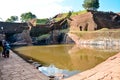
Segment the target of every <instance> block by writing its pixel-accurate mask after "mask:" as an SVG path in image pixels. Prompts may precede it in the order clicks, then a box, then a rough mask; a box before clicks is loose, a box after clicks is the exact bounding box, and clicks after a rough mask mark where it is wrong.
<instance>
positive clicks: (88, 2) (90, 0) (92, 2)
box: [82, 0, 99, 10]
mask: <svg viewBox="0 0 120 80" xmlns="http://www.w3.org/2000/svg"><path fill="white" fill-rule="evenodd" d="M82 6H83V7H84V8H85V9H86V10H97V9H98V8H99V0H84V3H83V4H82Z"/></svg>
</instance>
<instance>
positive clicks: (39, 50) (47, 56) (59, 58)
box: [16, 45, 118, 71]
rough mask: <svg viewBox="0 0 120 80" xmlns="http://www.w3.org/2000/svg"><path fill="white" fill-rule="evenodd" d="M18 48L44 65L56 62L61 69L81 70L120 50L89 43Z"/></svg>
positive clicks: (20, 51)
mask: <svg viewBox="0 0 120 80" xmlns="http://www.w3.org/2000/svg"><path fill="white" fill-rule="evenodd" d="M16 50H17V51H19V53H21V54H23V55H26V56H29V57H32V58H33V59H36V60H38V61H39V62H40V63H42V64H43V65H44V66H49V65H50V64H54V65H55V66H56V67H57V68H59V69H67V70H79V71H84V70H87V69H90V68H92V67H94V66H96V65H97V64H99V63H101V62H102V61H104V60H106V59H107V58H109V57H110V56H113V55H115V54H116V53H117V52H118V50H117V51H116V50H113V51H109V49H108V50H106V49H105V48H99V47H96V46H88V45H87V46H86V45H84V46H77V45H50V46H30V47H22V48H18V49H16Z"/></svg>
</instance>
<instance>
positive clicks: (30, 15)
mask: <svg viewBox="0 0 120 80" xmlns="http://www.w3.org/2000/svg"><path fill="white" fill-rule="evenodd" d="M20 17H21V21H22V22H26V21H28V20H30V19H34V18H36V15H35V14H33V13H31V12H27V13H23V14H21V16H20Z"/></svg>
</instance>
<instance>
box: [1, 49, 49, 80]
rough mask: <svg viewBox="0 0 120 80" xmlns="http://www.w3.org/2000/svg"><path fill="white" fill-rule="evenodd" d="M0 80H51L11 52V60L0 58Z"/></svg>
mask: <svg viewBox="0 0 120 80" xmlns="http://www.w3.org/2000/svg"><path fill="white" fill-rule="evenodd" d="M0 80H49V78H48V77H47V76H45V75H44V74H42V73H41V72H40V71H38V70H37V69H36V68H35V67H34V66H33V65H31V64H29V63H27V62H26V61H24V60H23V59H22V58H20V57H19V56H18V55H16V54H15V53H13V52H12V51H10V58H2V57H1V56H0Z"/></svg>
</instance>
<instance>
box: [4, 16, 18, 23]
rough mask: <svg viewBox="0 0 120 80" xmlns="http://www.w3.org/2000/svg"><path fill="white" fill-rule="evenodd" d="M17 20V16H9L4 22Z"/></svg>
mask: <svg viewBox="0 0 120 80" xmlns="http://www.w3.org/2000/svg"><path fill="white" fill-rule="evenodd" d="M15 21H18V16H11V17H10V18H8V19H7V20H6V22H15Z"/></svg>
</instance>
